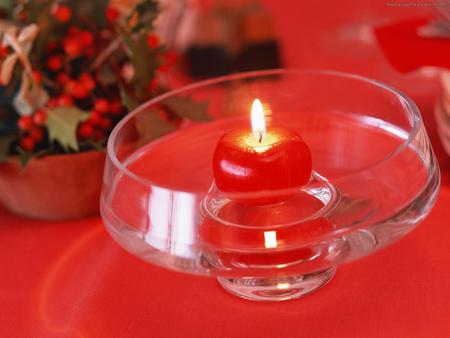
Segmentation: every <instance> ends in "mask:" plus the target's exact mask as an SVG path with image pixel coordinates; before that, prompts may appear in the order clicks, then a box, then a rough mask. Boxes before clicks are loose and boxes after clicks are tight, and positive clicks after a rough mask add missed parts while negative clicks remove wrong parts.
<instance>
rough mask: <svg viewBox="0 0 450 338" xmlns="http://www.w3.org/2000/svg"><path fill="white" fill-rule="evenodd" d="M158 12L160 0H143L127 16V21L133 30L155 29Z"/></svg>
mask: <svg viewBox="0 0 450 338" xmlns="http://www.w3.org/2000/svg"><path fill="white" fill-rule="evenodd" d="M158 14H159V4H158V1H156V0H143V1H140V2H139V3H138V4H137V5H136V7H134V10H133V11H132V12H131V14H130V15H129V16H128V17H127V18H126V22H127V25H128V27H130V28H131V31H132V32H138V31H139V30H141V29H153V26H154V22H155V20H156V18H157V17H158Z"/></svg>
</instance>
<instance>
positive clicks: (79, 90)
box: [65, 80, 89, 99]
mask: <svg viewBox="0 0 450 338" xmlns="http://www.w3.org/2000/svg"><path fill="white" fill-rule="evenodd" d="M65 90H66V93H67V94H69V95H72V96H73V97H75V98H76V99H84V98H86V97H87V96H88V95H89V92H88V91H87V90H86V88H85V87H84V86H83V85H82V84H81V83H79V82H77V81H74V80H69V81H68V82H67V84H66V87H65Z"/></svg>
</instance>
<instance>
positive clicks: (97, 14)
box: [66, 0, 109, 27]
mask: <svg viewBox="0 0 450 338" xmlns="http://www.w3.org/2000/svg"><path fill="white" fill-rule="evenodd" d="M66 4H67V5H68V6H69V7H70V8H71V9H72V13H75V14H76V16H77V17H80V18H83V19H85V20H86V19H87V20H88V22H95V24H96V25H98V26H100V27H103V26H104V25H105V24H106V17H105V12H106V8H107V7H108V4H109V1H108V0H94V1H92V0H77V1H67V2H66Z"/></svg>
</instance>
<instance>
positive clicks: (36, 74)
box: [33, 70, 42, 83]
mask: <svg viewBox="0 0 450 338" xmlns="http://www.w3.org/2000/svg"><path fill="white" fill-rule="evenodd" d="M33 79H34V81H36V82H37V83H41V82H42V73H41V72H40V71H38V70H33Z"/></svg>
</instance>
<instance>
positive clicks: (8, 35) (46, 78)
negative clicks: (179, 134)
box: [0, 0, 183, 165]
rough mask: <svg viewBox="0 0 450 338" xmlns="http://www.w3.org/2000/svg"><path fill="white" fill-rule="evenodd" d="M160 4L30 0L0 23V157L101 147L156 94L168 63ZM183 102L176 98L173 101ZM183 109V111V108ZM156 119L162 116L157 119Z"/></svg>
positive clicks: (23, 159) (149, 1) (171, 57)
mask: <svg viewBox="0 0 450 338" xmlns="http://www.w3.org/2000/svg"><path fill="white" fill-rule="evenodd" d="M158 13H159V6H158V2H157V1H155V0H144V1H140V2H138V3H137V5H136V6H135V7H134V8H131V9H130V10H129V12H128V13H122V12H121V11H119V10H118V9H116V8H115V7H113V6H112V5H110V4H109V3H108V1H104V0H97V1H84V0H83V1H67V2H61V1H55V0H53V1H40V0H30V1H26V2H24V3H22V4H19V5H16V6H13V7H12V8H10V9H9V10H6V11H5V12H4V15H3V16H5V20H4V21H3V23H2V25H1V27H0V34H1V36H0V39H1V40H0V41H1V42H2V44H1V47H0V62H1V66H0V81H1V87H0V96H1V97H2V100H1V113H0V160H5V159H7V158H9V157H10V156H14V155H18V156H20V158H21V162H22V165H25V164H26V163H27V162H28V161H29V160H30V159H31V158H33V157H41V156H44V155H52V154H62V153H75V152H82V151H88V150H93V149H102V148H103V147H104V146H105V143H106V140H107V137H108V135H109V133H110V131H111V130H112V128H113V126H114V125H115V124H116V123H117V122H118V121H119V120H120V119H121V118H122V117H123V116H124V115H125V114H126V113H127V112H128V111H129V110H130V109H132V108H134V107H135V106H136V105H137V104H139V103H141V102H144V101H146V100H148V99H149V98H151V97H153V96H155V95H157V94H159V93H161V92H162V91H163V90H164V88H163V86H162V84H161V83H160V81H159V79H160V76H161V74H163V73H165V72H166V71H167V70H169V69H170V68H171V67H172V66H173V64H174V62H175V56H174V53H172V52H170V51H168V50H167V49H166V47H165V46H164V44H162V43H160V38H159V37H158V36H157V35H156V33H155V20H156V18H157V16H158ZM174 106H175V108H174V109H175V110H174V109H172V112H171V113H172V114H175V115H176V114H177V112H176V108H183V107H182V106H183V104H181V107H180V104H179V102H178V103H177V104H175V105H174ZM181 110H183V109H181ZM161 123H164V120H163V119H161Z"/></svg>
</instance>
